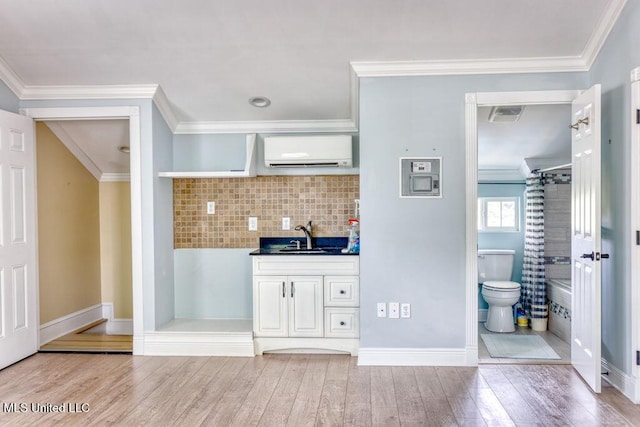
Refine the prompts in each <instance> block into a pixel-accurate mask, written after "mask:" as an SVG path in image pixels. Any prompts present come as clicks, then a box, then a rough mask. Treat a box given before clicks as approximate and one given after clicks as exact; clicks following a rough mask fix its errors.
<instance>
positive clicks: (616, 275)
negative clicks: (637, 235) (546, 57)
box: [589, 0, 640, 375]
mask: <svg viewBox="0 0 640 427" xmlns="http://www.w3.org/2000/svg"><path fill="white" fill-rule="evenodd" d="M638 23H640V1H638V0H629V1H628V2H627V4H626V6H625V7H624V9H623V11H622V13H621V14H620V17H619V18H618V22H617V23H616V25H615V26H614V28H613V30H612V31H611V33H610V35H609V37H608V38H607V41H606V42H605V44H604V46H603V48H602V50H601V51H600V53H599V55H598V57H597V58H596V61H595V63H594V64H593V66H592V67H591V70H590V72H589V79H590V83H591V84H596V83H600V84H602V251H603V252H605V253H609V254H610V255H611V258H610V259H609V260H607V261H606V262H603V263H602V357H603V358H605V359H607V360H608V361H609V362H611V363H612V364H613V365H614V366H616V367H617V368H619V369H621V370H623V371H624V372H625V373H627V374H629V375H631V374H632V372H633V368H632V362H633V360H632V355H633V353H634V351H635V350H637V349H632V348H631V334H632V330H631V271H630V265H631V258H630V252H629V248H630V247H631V238H632V236H633V235H634V232H633V230H631V228H630V227H631V226H630V222H631V220H630V205H629V202H628V200H629V194H630V183H631V135H630V128H631V122H630V120H631V116H632V114H630V111H629V106H630V105H631V84H630V79H629V72H630V71H631V70H632V69H634V68H636V67H638V66H640V48H639V47H638V46H640V25H638ZM609 141H611V143H609Z"/></svg>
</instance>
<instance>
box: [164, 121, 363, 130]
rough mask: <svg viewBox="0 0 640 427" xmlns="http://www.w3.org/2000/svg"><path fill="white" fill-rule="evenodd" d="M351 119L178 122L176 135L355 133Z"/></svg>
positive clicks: (355, 128) (354, 125)
mask: <svg viewBox="0 0 640 427" xmlns="http://www.w3.org/2000/svg"><path fill="white" fill-rule="evenodd" d="M357 131H358V129H357V127H356V124H355V122H354V121H353V120H352V119H340V120H268V121H267V120H265V121H226V122H225V121H216V122H180V123H178V125H177V126H176V129H175V133H176V134H201V133H205V134H209V133H334V132H337V133H344V132H357Z"/></svg>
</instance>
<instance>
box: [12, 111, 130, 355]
mask: <svg viewBox="0 0 640 427" xmlns="http://www.w3.org/2000/svg"><path fill="white" fill-rule="evenodd" d="M22 112H23V114H25V115H27V116H29V117H31V118H33V119H35V120H37V121H44V120H105V119H125V120H128V127H127V134H128V137H129V147H130V163H129V165H130V176H131V181H130V206H131V215H130V224H131V277H132V280H131V282H132V284H131V287H132V300H133V313H132V314H133V319H132V322H131V323H132V329H133V354H141V353H142V346H141V343H142V341H143V339H142V318H143V317H142V316H143V312H142V308H143V306H142V271H141V269H142V239H141V233H140V230H141V228H142V221H141V210H142V209H141V199H142V198H141V182H140V168H141V162H140V111H139V107H86V108H27V109H24V110H22ZM136 343H138V344H136Z"/></svg>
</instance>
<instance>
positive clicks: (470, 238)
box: [465, 93, 478, 363]
mask: <svg viewBox="0 0 640 427" xmlns="http://www.w3.org/2000/svg"><path fill="white" fill-rule="evenodd" d="M476 102H477V97H476V94H474V93H468V94H466V95H465V112H466V113H465V140H466V150H465V182H466V191H465V194H466V205H467V217H466V236H465V240H466V242H467V245H466V248H465V257H466V269H465V282H466V284H467V286H466V288H467V289H466V303H465V313H468V314H467V316H466V317H467V318H466V323H465V325H466V327H465V347H467V348H476V353H475V358H476V363H477V359H478V352H477V348H478V218H477V215H478V106H477V104H476Z"/></svg>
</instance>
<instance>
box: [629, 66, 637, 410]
mask: <svg viewBox="0 0 640 427" xmlns="http://www.w3.org/2000/svg"><path fill="white" fill-rule="evenodd" d="M637 110H640V67H638V68H634V69H633V70H631V110H630V118H629V122H630V124H631V155H630V156H629V158H630V165H629V170H630V173H631V214H630V222H631V224H630V227H631V233H632V234H633V235H632V236H631V237H630V239H629V240H630V242H629V243H630V246H631V248H630V255H629V256H630V257H631V262H630V263H629V264H630V268H631V271H630V272H629V274H630V279H631V351H632V356H631V366H632V372H631V373H632V375H633V377H634V378H635V381H634V383H635V390H634V396H633V399H632V400H633V402H634V403H640V366H638V365H636V363H635V361H634V360H633V359H634V356H635V357H637V356H636V353H635V352H636V351H639V350H640V313H638V310H639V309H640V289H639V287H640V246H638V245H637V244H636V236H635V233H636V232H638V230H640V124H638V123H637V117H636V114H637V113H636V111H637Z"/></svg>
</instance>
